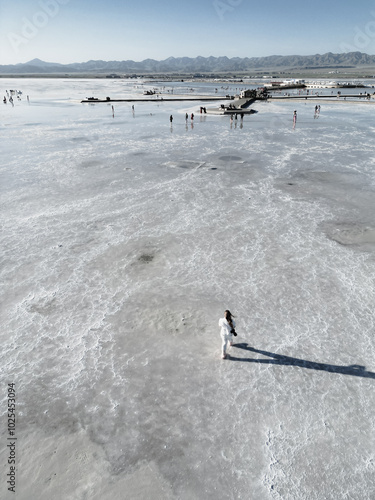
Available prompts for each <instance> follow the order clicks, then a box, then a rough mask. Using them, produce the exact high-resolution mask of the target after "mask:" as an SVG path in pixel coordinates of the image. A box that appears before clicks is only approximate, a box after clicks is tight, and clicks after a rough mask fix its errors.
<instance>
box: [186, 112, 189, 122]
mask: <svg viewBox="0 0 375 500" xmlns="http://www.w3.org/2000/svg"><path fill="white" fill-rule="evenodd" d="M188 119H189V115H188V114H187V113H186V115H185V120H186V121H188Z"/></svg>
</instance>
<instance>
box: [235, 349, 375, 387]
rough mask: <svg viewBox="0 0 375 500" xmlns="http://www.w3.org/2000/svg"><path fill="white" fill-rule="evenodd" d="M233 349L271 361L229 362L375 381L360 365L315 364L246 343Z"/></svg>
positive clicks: (236, 359) (240, 359)
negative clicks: (296, 369) (318, 371)
mask: <svg viewBox="0 0 375 500" xmlns="http://www.w3.org/2000/svg"><path fill="white" fill-rule="evenodd" d="M233 347H236V348H237V349H243V350H245V351H249V352H254V353H258V354H262V355H263V356H268V357H270V358H273V359H256V358H236V357H235V356H232V355H230V356H228V359H229V360H231V361H242V362H248V363H257V364H264V365H285V366H299V367H300V368H306V369H308V370H320V371H325V372H330V373H340V374H341V375H352V376H353V377H364V378H374V379H375V373H372V372H368V371H366V367H365V366H360V365H350V366H338V365H331V364H326V363H315V362H314V361H307V360H305V359H298V358H292V357H290V356H284V355H282V354H275V353H273V352H268V351H261V350H260V349H255V348H254V347H250V346H249V345H248V344H246V343H239V344H233Z"/></svg>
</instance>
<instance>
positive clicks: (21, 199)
mask: <svg viewBox="0 0 375 500" xmlns="http://www.w3.org/2000/svg"><path fill="white" fill-rule="evenodd" d="M0 83H1V86H2V91H3V93H4V91H5V89H7V88H17V89H21V90H22V91H23V96H22V97H23V98H22V101H21V102H15V105H14V107H11V106H10V105H9V104H8V105H6V106H5V105H3V106H2V108H1V115H0V116H1V121H0V134H1V143H2V155H1V160H0V165H1V171H0V174H1V203H2V208H1V214H2V267H1V278H2V279H1V283H2V303H3V307H2V312H1V314H2V324H3V328H2V333H1V345H2V349H1V363H0V366H1V371H2V379H3V380H4V381H5V383H8V382H7V381H14V382H15V383H16V386H17V408H18V424H17V426H18V430H19V436H20V441H19V443H20V442H21V444H19V455H18V456H19V463H18V467H19V469H20V471H21V472H20V476H19V477H20V479H19V483H18V495H19V498H25V499H26V498H30V497H29V496H27V495H28V494H29V493H28V482H27V481H26V480H25V477H29V475H30V477H32V470H33V466H34V462H35V461H38V460H39V462H38V463H40V467H41V468H42V469H43V468H46V467H47V463H48V459H47V458H46V457H42V458H39V459H37V458H36V452H35V448H33V447H31V449H28V451H25V449H26V447H25V446H24V447H22V442H23V443H25V442H26V441H27V436H30V435H34V434H35V435H38V434H37V433H38V432H42V433H43V435H44V436H45V438H46V439H52V440H53V441H54V442H58V440H59V439H60V438H61V437H62V438H63V437H64V436H66V437H67V438H68V436H76V437H77V436H81V435H82V434H84V435H85V436H86V439H87V441H88V442H90V443H92V444H93V445H95V446H96V447H97V448H95V449H96V450H99V451H95V453H94V454H93V455H92V458H91V460H92V462H95V456H97V455H98V456H99V455H100V453H102V454H103V456H102V458H101V459H100V460H102V462H100V463H101V464H103V469H105V474H106V476H105V477H106V478H107V479H106V483H107V489H106V490H105V491H106V494H108V496H107V497H106V496H105V495H103V493H101V496H100V495H99V493H98V488H97V487H96V486H97V485H98V484H99V483H100V481H101V476H100V474H99V473H98V474H97V475H95V474H94V473H92V474H94V476H92V474H91V473H90V474H91V475H90V477H89V476H88V475H87V476H86V475H85V474H82V477H80V479H79V481H77V482H74V481H73V484H72V485H71V486H70V488H71V491H70V490H69V491H68V493H66V492H65V496H60V497H59V494H61V493H58V491H60V490H58V489H53V488H57V484H59V483H55V485H54V484H53V483H52V482H50V483H48V485H47V484H46V483H44V482H43V481H42V480H40V481H39V482H37V483H36V485H34V487H35V488H37V489H36V490H35V491H36V492H37V493H35V494H37V495H38V498H41V499H44V498H52V497H51V494H53V495H54V496H53V498H80V499H81V498H82V499H84V498H90V499H91V498H99V497H100V498H110V497H111V498H124V497H123V496H121V493H119V494H118V496H116V495H117V493H116V491H117V490H115V486H116V484H120V483H121V481H125V480H126V481H128V482H127V483H126V484H127V485H128V486H127V487H128V488H130V489H129V490H128V491H132V493H131V494H130V493H129V496H128V497H129V498H140V499H142V498H149V495H150V492H149V491H148V492H147V491H146V492H145V491H144V490H142V491H141V489H137V487H138V486H137V484H138V483H139V481H140V479H139V477H143V478H144V475H142V474H143V472H142V471H143V470H144V468H145V467H146V468H147V467H148V469H147V470H152V474H153V476H152V477H153V478H154V481H153V482H154V484H155V482H158V485H159V486H160V488H161V490H162V491H163V492H164V493H163V494H162V495H164V498H169V496H168V495H170V498H176V499H177V498H178V499H202V498H205V499H210V498H212V499H214V498H215V499H217V498H222V499H232V498H233V499H249V498H251V499H253V498H254V499H278V498H282V499H290V500H292V499H293V500H294V499H306V498H309V499H319V500H320V499H322V498H327V499H331V498H342V499H344V498H348V499H349V498H350V499H370V498H373V496H374V494H375V489H374V485H373V476H374V472H375V471H374V466H375V454H374V449H375V446H374V444H375V443H374V420H373V410H374V401H375V399H374V395H373V385H374V383H375V380H374V379H375V363H374V361H373V355H372V353H373V350H374V347H375V346H374V319H373V304H374V298H375V293H374V277H375V273H374V255H375V253H374V252H375V225H374V217H373V215H374V208H375V197H374V190H375V174H374V166H375V165H374V162H375V160H374V158H375V156H374V146H373V141H372V140H371V134H372V132H373V131H374V129H375V119H374V106H375V104H373V103H372V102H371V103H351V102H342V103H337V102H333V103H326V102H322V104H321V113H320V116H319V118H318V119H314V107H315V102H314V103H309V102H307V103H304V102H298V103H296V102H267V103H261V102H257V103H256V104H254V105H253V106H252V107H253V108H254V109H256V110H257V111H258V113H257V114H254V115H250V116H245V118H244V120H243V122H241V121H240V120H237V122H236V121H234V123H232V124H231V123H230V121H229V117H226V116H213V115H203V116H202V115H200V114H199V107H200V105H201V104H200V103H187V104H186V103H183V102H182V103H181V102H173V103H167V102H163V103H161V102H155V103H153V102H152V103H135V110H134V113H133V112H132V109H131V103H116V104H114V107H115V112H114V117H113V116H112V109H111V104H109V105H108V104H106V103H103V104H95V105H88V104H81V103H80V102H79V101H80V99H82V98H84V97H87V96H91V95H95V96H99V95H103V96H105V95H112V96H114V95H115V93H120V92H121V93H122V92H123V93H124V94H123V95H128V96H129V95H135V96H141V95H142V93H143V88H148V87H149V86H148V85H147V84H146V85H145V87H143V88H142V87H141V86H140V84H139V83H136V82H134V81H122V80H121V81H120V80H116V81H103V80H87V81H85V80H79V81H77V80H43V79H41V80H39V79H35V80H28V79H20V80H9V81H8V80H4V79H2V80H0ZM137 85H138V86H139V88H135V86H137ZM176 86H178V84H176ZM194 87H195V92H197V93H203V90H204V91H207V86H205V88H204V89H203V90H201V89H199V88H198V86H197V85H196V84H195V85H194ZM170 88H171V87H170ZM200 91H201V92H200ZM211 92H214V88H213V89H211ZM222 92H223V95H225V93H226V92H227V91H226V90H223V91H222ZM26 95H29V96H30V102H29V103H28V102H27V101H26V98H25V96H26ZM202 105H205V106H206V107H210V106H214V104H212V103H209V102H207V103H204V104H202ZM294 109H297V111H298V120H297V126H296V128H295V129H293V123H292V115H293V110H294ZM186 112H188V114H189V115H190V113H191V112H194V114H195V119H194V122H193V123H192V122H191V120H190V119H189V120H188V122H187V123H186V122H185V113H186ZM170 114H173V116H174V121H173V126H172V127H171V126H170V123H169V115H170ZM226 308H229V309H231V310H232V311H233V312H234V314H235V315H236V316H237V319H236V320H237V325H238V327H237V330H238V333H239V336H238V337H237V339H236V344H237V346H236V345H235V346H234V347H233V348H232V349H231V352H230V358H229V359H228V360H227V361H222V360H221V359H220V338H219V332H218V327H217V322H218V319H219V317H220V316H221V315H222V313H223V310H224V309H226ZM4 401H5V400H4ZM2 412H5V402H4V404H3V405H2ZM2 432H3V433H4V434H3V442H5V439H6V435H5V428H4V429H2ZM77 442H78V437H77ZM85 442H86V441H85ZM82 446H83V445H82ZM85 446H88V445H87V443H86V445H85ZM60 448H61V449H62V447H60ZM60 448H59V446H57V445H56V447H55V452H56V453H57V455H59V453H60V454H61V453H62V451H61V449H60ZM81 452H82V450H81ZM51 453H52V452H51ZM4 454H5V452H3V455H4ZM61 456H62V455H61ZM98 460H99V459H98ZM62 461H63V458H61V461H60V462H58V463H59V464H60V465H59V468H58V472H57V473H58V475H59V476H60V477H62V479H61V480H62V481H64V483H70V482H71V477H70V473H69V472H65V473H64V471H65V469H63V468H62V467H61V463H63V462H62ZM3 462H4V460H3ZM4 463H5V462H4ZM80 463H81V462H80ZM90 463H91V462H90ZM103 469H101V473H104V472H103ZM22 474H23V476H22ZM87 474H88V473H87ZM146 476H147V474H146ZM156 477H157V479H155V478H156ZM22 478H23V479H22ZM143 480H145V479H143ZM2 487H4V485H2ZM111 488H112V490H111ZM131 488H134V489H133V490H131ZM69 495H70V496H69ZM95 495H97V496H95ZM110 495H112V496H110ZM128 497H125V498H128Z"/></svg>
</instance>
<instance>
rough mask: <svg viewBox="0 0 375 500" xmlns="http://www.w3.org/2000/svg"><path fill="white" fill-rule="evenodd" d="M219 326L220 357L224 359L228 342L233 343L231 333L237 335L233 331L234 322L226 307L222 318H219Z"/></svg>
mask: <svg viewBox="0 0 375 500" xmlns="http://www.w3.org/2000/svg"><path fill="white" fill-rule="evenodd" d="M219 326H220V328H221V330H220V335H221V340H222V344H221V357H222V359H225V358H226V357H227V348H228V344H229V345H230V346H231V345H233V335H234V336H237V333H236V331H235V327H236V323H235V321H234V319H233V316H232V314H231V312H230V311H228V309H227V310H226V311H225V312H224V318H220V319H219Z"/></svg>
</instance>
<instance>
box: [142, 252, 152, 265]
mask: <svg viewBox="0 0 375 500" xmlns="http://www.w3.org/2000/svg"><path fill="white" fill-rule="evenodd" d="M138 260H139V261H140V262H144V263H145V264H149V263H150V262H152V261H153V260H154V255H150V254H147V253H144V254H142V255H141V256H140V257H139V258H138Z"/></svg>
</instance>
